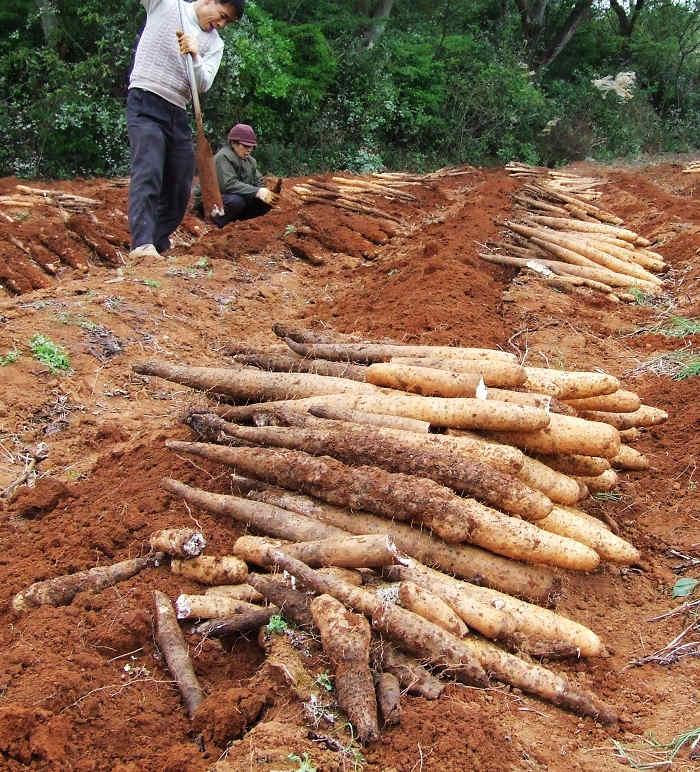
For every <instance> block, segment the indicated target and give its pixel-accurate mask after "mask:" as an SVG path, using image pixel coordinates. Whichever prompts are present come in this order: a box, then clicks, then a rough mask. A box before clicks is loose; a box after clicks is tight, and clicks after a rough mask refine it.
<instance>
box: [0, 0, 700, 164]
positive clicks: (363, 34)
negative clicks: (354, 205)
mask: <svg viewBox="0 0 700 772" xmlns="http://www.w3.org/2000/svg"><path fill="white" fill-rule="evenodd" d="M610 2H611V5H610V6H607V5H605V4H600V3H593V2H592V1H591V0H470V1H469V2H466V0H414V2H412V3H406V2H401V0H393V1H392V0H354V1H353V2H340V1H339V0H316V1H312V0H256V2H249V3H248V11H247V14H246V18H245V20H244V22H243V23H241V24H240V25H236V26H235V27H232V28H227V29H226V30H224V32H223V35H224V37H225V40H226V49H225V54H224V59H223V62H222V66H221V70H220V72H219V75H218V77H217V79H216V82H215V84H214V87H213V89H212V90H211V92H210V93H209V94H207V96H206V99H205V100H204V110H205V116H206V122H207V128H208V130H209V133H210V135H211V137H212V139H213V140H214V143H215V144H216V142H221V141H222V140H223V137H224V136H225V134H226V132H227V130H228V128H229V127H230V126H231V124H232V123H234V122H237V121H242V122H246V123H251V124H253V125H254V126H255V128H256V130H257V131H258V134H259V135H260V137H261V145H260V148H259V151H258V155H259V158H260V162H261V165H262V166H264V167H265V168H270V169H274V170H275V171H278V172H281V173H285V172H293V171H298V172H305V171H309V170H312V169H322V168H348V169H355V170H359V171H368V170H372V169H378V168H382V167H383V166H400V165H404V166H406V165H407V166H411V167H414V168H419V169H420V168H424V167H429V166H435V165H442V164H446V163H451V162H471V163H489V162H503V161H507V160H510V159H514V158H518V159H521V160H525V161H531V162H546V163H550V164H556V163H561V162H564V161H566V160H570V159H573V158H579V157H585V156H589V155H592V156H597V157H611V156H614V155H629V154H634V153H639V152H642V151H647V150H652V151H654V150H663V149H668V150H684V149H688V148H690V147H691V146H693V145H697V142H698V137H700V8H698V0H690V2H689V0H610ZM143 21H144V12H143V9H142V8H141V6H140V4H139V3H138V2H137V0H122V1H121V2H119V3H116V4H110V3H104V2H97V0H4V2H3V5H2V8H1V9H0V32H1V33H2V34H1V35H0V93H1V94H2V100H3V110H2V111H1V112H0V173H3V174H20V175H25V176H37V175H45V176H61V175H74V174H121V173H125V172H126V171H127V170H128V157H129V152H128V143H127V138H126V127H125V119H124V102H125V97H126V89H127V82H128V70H129V64H130V61H131V56H132V52H133V43H134V40H135V37H136V35H137V33H138V31H139V29H140V26H141V25H142V24H143ZM620 71H633V72H635V73H636V77H637V87H636V89H635V91H634V93H633V95H632V97H631V98H630V99H629V100H627V101H623V99H622V98H621V97H620V96H618V95H617V94H615V93H614V92H611V93H607V94H604V93H601V92H600V91H598V90H597V89H596V88H594V87H593V85H592V80H593V79H595V78H600V77H602V76H607V75H612V76H614V75H615V74H616V73H618V72H620Z"/></svg>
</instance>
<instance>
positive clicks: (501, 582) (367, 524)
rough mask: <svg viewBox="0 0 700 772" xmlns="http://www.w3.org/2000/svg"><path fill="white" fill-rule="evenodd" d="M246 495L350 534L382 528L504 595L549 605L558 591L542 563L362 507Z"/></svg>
mask: <svg viewBox="0 0 700 772" xmlns="http://www.w3.org/2000/svg"><path fill="white" fill-rule="evenodd" d="M250 495H251V496H252V497H253V498H255V499H256V500H259V501H266V502H269V503H271V504H274V505H277V506H279V507H282V508H283V509H290V510H292V511H294V512H298V513H300V514H302V515H308V516H309V517H312V518H316V519H317V520H320V521H322V522H324V523H330V524H332V525H334V526H337V527H338V528H343V529H345V530H346V531H350V532H352V533H387V534H389V535H390V536H391V537H392V539H393V540H394V542H395V543H396V546H397V547H398V548H399V549H400V550H401V551H402V552H404V553H406V554H407V555H410V556H411V557H414V558H416V560H420V561H421V562H422V563H426V564H427V565H434V566H437V567H438V568H440V569H441V570H442V571H444V572H446V573H450V574H456V575H457V576H460V577H462V578H463V579H467V580H468V581H470V582H472V583H474V584H484V585H486V586H488V587H493V588H494V589H496V590H501V591H502V592H505V593H507V594H508V595H517V596H519V597H522V598H525V599H527V600H531V601H533V602H535V603H539V604H540V605H548V604H550V603H551V602H552V601H553V599H554V598H555V597H556V595H557V594H558V592H559V582H558V579H557V578H555V577H554V576H553V575H552V574H551V573H550V572H549V571H548V570H547V569H546V568H544V567H542V566H533V565H525V564H522V563H518V562H516V561H514V560H509V559H507V558H504V557H501V556H500V555H494V554H493V553H491V552H487V551H485V550H482V549H479V547H471V546H468V545H466V544H462V545H453V544H447V543H446V542H444V541H441V540H440V539H437V538H435V537H434V536H431V535H430V534H429V533H427V532H424V531H419V530H417V529H415V528H411V527H410V526H408V525H405V524H404V523H399V522H396V521H391V520H386V519H384V518H382V517H377V516H375V515H370V514H367V513H366V512H351V511H350V510H347V509H341V508H339V507H334V506H331V505H330V504H322V503H320V502H318V501H315V500H314V499H312V498H310V497H308V496H303V495H300V494H295V493H290V492H288V491H281V490H278V489H267V490H262V491H256V492H253V493H251V494H250Z"/></svg>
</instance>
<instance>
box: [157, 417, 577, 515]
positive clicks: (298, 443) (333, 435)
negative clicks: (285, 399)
mask: <svg viewBox="0 0 700 772" xmlns="http://www.w3.org/2000/svg"><path fill="white" fill-rule="evenodd" d="M287 415H288V417H289V420H290V422H295V421H296V422H298V423H300V424H301V426H300V427H284V428H283V427H278V426H265V427H255V428H251V427H247V426H238V425H236V424H230V423H227V422H224V421H223V420H222V419H220V418H215V417H214V416H212V417H211V418H209V419H207V417H206V416H200V420H201V422H202V424H204V423H205V422H206V421H207V420H208V421H209V423H210V425H211V436H213V437H215V438H217V439H218V440H223V441H227V440H230V439H235V440H241V441H243V442H246V443H252V444H256V445H263V446H273V447H282V448H288V449H290V450H299V451H304V452H305V453H309V454H311V455H314V456H331V457H333V458H337V459H338V460H340V461H342V462H344V463H346V464H365V465H372V466H377V467H380V468H382V469H386V470H387V471H389V472H402V473H404V474H414V475H418V476H421V477H428V478H430V479H433V480H435V481H436V482H439V483H441V484H443V485H447V486H449V487H450V488H453V489H454V490H457V491H460V492H462V493H468V494H470V495H472V496H474V497H476V498H478V499H481V500H483V501H485V502H488V503H489V504H492V505H494V506H496V507H498V508H499V509H502V510H505V511H506V512H510V513H512V514H516V515H520V516H522V517H524V518H526V519H528V520H537V519H538V518H540V517H544V516H545V515H546V514H547V513H548V512H549V511H550V510H551V508H552V505H551V502H550V501H549V499H548V498H547V497H546V496H545V495H544V494H543V493H541V492H540V491H534V490H533V489H532V488H530V487H528V486H527V485H526V484H525V483H523V482H521V481H520V480H518V479H516V478H514V477H511V476H510V475H506V474H504V473H502V472H500V471H499V470H497V469H492V468H491V467H490V466H488V465H487V464H484V463H482V462H480V461H477V460H474V459H467V458H465V456H464V455H463V454H459V453H455V452H454V448H455V447H456V446H457V443H454V442H449V441H448V442H447V443H445V442H442V443H441V442H439V441H435V440H427V438H423V437H422V435H415V434H406V433H403V436H401V435H398V436H397V434H396V431H390V430H386V429H382V428H380V427H361V426H358V425H357V424H351V423H347V422H343V421H330V420H324V419H320V418H314V417H313V416H304V415H302V414H299V413H296V412H291V413H287ZM200 431H201V430H200ZM407 445H408V446H409V447H407ZM171 447H172V445H171ZM407 451H409V452H407ZM575 500H576V499H574V501H575Z"/></svg>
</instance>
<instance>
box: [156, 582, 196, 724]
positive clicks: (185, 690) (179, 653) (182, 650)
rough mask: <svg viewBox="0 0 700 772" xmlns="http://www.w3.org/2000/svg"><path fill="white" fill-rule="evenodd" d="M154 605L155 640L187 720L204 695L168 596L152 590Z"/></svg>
mask: <svg viewBox="0 0 700 772" xmlns="http://www.w3.org/2000/svg"><path fill="white" fill-rule="evenodd" d="M153 601H154V603H155V610H156V640H157V641H158V647H159V648H160V650H161V652H162V653H163V656H164V657H165V661H166V662H167V664H168V670H169V671H170V674H171V675H172V677H173V680H174V681H175V683H176V684H177V686H178V689H179V690H180V694H181V695H182V701H183V702H184V703H185V708H187V714H188V715H189V717H190V718H192V717H193V716H194V714H195V713H196V712H197V708H198V707H199V705H200V703H201V702H202V700H203V699H204V692H203V691H202V687H201V686H200V685H199V681H198V680H197V676H196V675H195V672H194V668H193V667H192V661H191V660H190V657H189V654H188V653H187V645H186V644H185V639H184V638H183V636H182V631H181V630H180V626H179V625H178V623H177V619H176V617H175V612H174V611H173V607H172V604H171V603H170V600H169V599H168V597H167V595H165V594H164V593H162V592H160V590H154V592H153Z"/></svg>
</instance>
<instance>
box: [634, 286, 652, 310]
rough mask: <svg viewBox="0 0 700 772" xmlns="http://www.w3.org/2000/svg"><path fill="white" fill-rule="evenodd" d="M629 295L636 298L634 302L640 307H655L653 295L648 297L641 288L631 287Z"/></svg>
mask: <svg viewBox="0 0 700 772" xmlns="http://www.w3.org/2000/svg"><path fill="white" fill-rule="evenodd" d="M628 292H629V294H630V295H632V297H633V298H634V302H635V304H636V305H638V306H652V305H654V298H653V296H652V295H647V294H646V292H644V291H643V290H640V289H639V287H630V288H629V290H628Z"/></svg>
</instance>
